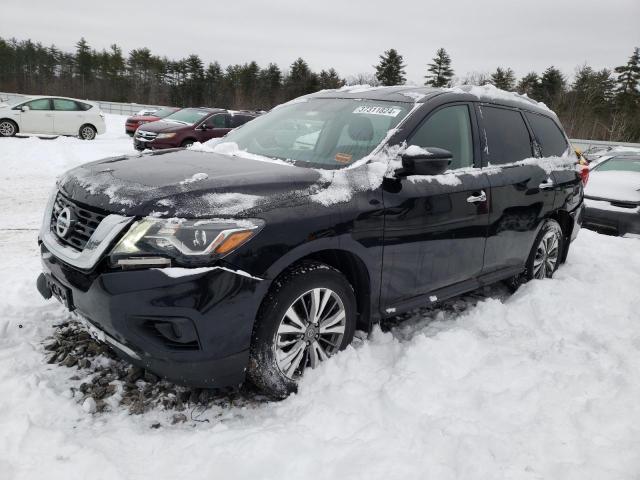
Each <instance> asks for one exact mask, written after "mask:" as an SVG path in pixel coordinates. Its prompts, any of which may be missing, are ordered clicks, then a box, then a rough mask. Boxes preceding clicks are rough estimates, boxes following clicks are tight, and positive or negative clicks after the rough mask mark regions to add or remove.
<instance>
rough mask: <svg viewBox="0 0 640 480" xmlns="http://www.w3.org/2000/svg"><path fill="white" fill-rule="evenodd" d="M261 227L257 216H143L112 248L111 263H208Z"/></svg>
mask: <svg viewBox="0 0 640 480" xmlns="http://www.w3.org/2000/svg"><path fill="white" fill-rule="evenodd" d="M263 226H264V222H263V221H262V220H259V219H250V220H224V219H218V220H185V219H176V218H173V219H166V220H165V219H154V218H144V219H142V220H139V221H137V222H136V223H134V224H133V225H132V226H131V228H129V230H128V231H127V233H126V234H125V236H124V237H123V238H122V239H121V240H120V242H118V244H117V245H116V246H115V247H114V248H113V250H112V251H111V255H110V260H111V264H112V265H114V266H115V265H119V266H122V267H126V266H143V265H146V266H169V265H171V264H173V263H175V264H177V265H184V266H194V265H207V264H210V263H212V262H213V261H214V260H217V259H219V258H222V257H224V256H225V255H227V254H229V253H231V252H232V251H234V250H235V249H237V248H238V247H240V246H241V245H243V244H245V243H246V242H248V241H249V240H250V239H251V238H252V237H254V236H255V235H256V234H257V233H258V232H259V231H260V230H261V229H262V227H263Z"/></svg>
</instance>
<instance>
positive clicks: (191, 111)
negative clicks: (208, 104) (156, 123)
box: [165, 108, 211, 125]
mask: <svg viewBox="0 0 640 480" xmlns="http://www.w3.org/2000/svg"><path fill="white" fill-rule="evenodd" d="M210 113H211V112H208V111H206V110H199V109H197V108H184V109H182V110H178V111H177V112H176V113H172V114H171V115H169V116H168V117H165V120H174V121H176V122H183V123H188V124H189V125H194V124H195V123H197V122H199V121H200V120H202V119H203V118H204V117H206V116H207V115H209V114H210Z"/></svg>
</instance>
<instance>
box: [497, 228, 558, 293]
mask: <svg viewBox="0 0 640 480" xmlns="http://www.w3.org/2000/svg"><path fill="white" fill-rule="evenodd" d="M564 241H565V240H564V234H563V232H562V227H560V224H559V223H558V222H556V221H555V220H553V219H548V220H546V221H545V223H544V225H542V228H541V229H540V232H539V233H538V235H537V237H536V240H535V242H533V247H532V249H531V252H530V253H529V257H528V258H527V263H526V266H525V269H524V272H522V273H521V274H519V275H516V276H515V277H512V278H510V279H509V280H508V281H507V284H508V285H509V287H511V289H512V290H514V291H515V290H517V288H518V287H519V286H520V285H522V284H523V283H525V282H528V281H529V280H532V279H534V278H537V279H544V278H551V277H553V274H554V273H555V271H556V270H557V269H558V266H559V265H560V260H561V253H562V251H563V248H564Z"/></svg>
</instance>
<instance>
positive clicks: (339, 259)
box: [259, 248, 372, 331]
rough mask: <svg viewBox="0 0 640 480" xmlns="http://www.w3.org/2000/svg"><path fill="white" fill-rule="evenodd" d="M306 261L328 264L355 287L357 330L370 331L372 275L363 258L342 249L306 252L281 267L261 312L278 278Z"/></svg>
mask: <svg viewBox="0 0 640 480" xmlns="http://www.w3.org/2000/svg"><path fill="white" fill-rule="evenodd" d="M305 261H312V262H320V263H324V264H327V265H329V266H331V267H333V268H335V269H336V270H338V271H339V272H340V273H342V274H343V275H344V276H345V277H346V279H347V281H348V282H349V283H350V284H351V286H352V287H353V291H354V294H355V297H356V305H357V309H358V317H357V324H356V328H358V329H361V330H365V331H369V329H370V327H371V324H372V321H371V315H372V296H371V274H370V272H369V269H368V268H367V266H366V263H365V262H364V260H362V258H360V257H359V256H358V255H356V254H355V253H353V252H351V251H348V250H344V249H340V248H323V249H318V250H315V251H312V252H306V253H305V254H303V255H301V256H299V257H298V258H296V259H295V260H292V261H289V262H288V263H287V265H285V266H283V267H280V268H279V269H278V271H277V272H276V273H275V274H274V275H273V277H272V278H273V281H272V282H271V284H270V286H269V289H268V291H267V292H266V294H265V295H264V297H263V299H262V301H261V302H260V307H259V311H260V310H262V308H263V305H264V304H265V302H266V301H267V299H268V298H269V294H270V293H271V291H272V290H273V289H274V288H275V286H276V284H277V280H278V278H280V277H282V276H283V275H284V274H286V272H288V271H289V270H291V269H292V268H295V267H296V266H298V265H299V264H300V263H303V262H305Z"/></svg>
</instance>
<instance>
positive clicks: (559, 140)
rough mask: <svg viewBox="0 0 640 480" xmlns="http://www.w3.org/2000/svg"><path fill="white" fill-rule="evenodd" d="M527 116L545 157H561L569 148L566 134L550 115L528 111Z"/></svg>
mask: <svg viewBox="0 0 640 480" xmlns="http://www.w3.org/2000/svg"><path fill="white" fill-rule="evenodd" d="M525 116H526V117H527V120H528V121H529V124H530V125H531V128H532V129H533V133H534V134H535V136H536V138H537V139H538V143H540V147H541V148H542V154H543V155H544V156H545V157H561V156H562V155H564V153H565V152H566V151H567V148H569V145H568V144H567V140H566V139H565V137H564V134H563V133H562V131H561V130H560V128H558V125H556V122H554V121H553V120H552V119H550V118H549V117H545V116H544V115H538V114H537V113H530V112H526V113H525Z"/></svg>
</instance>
